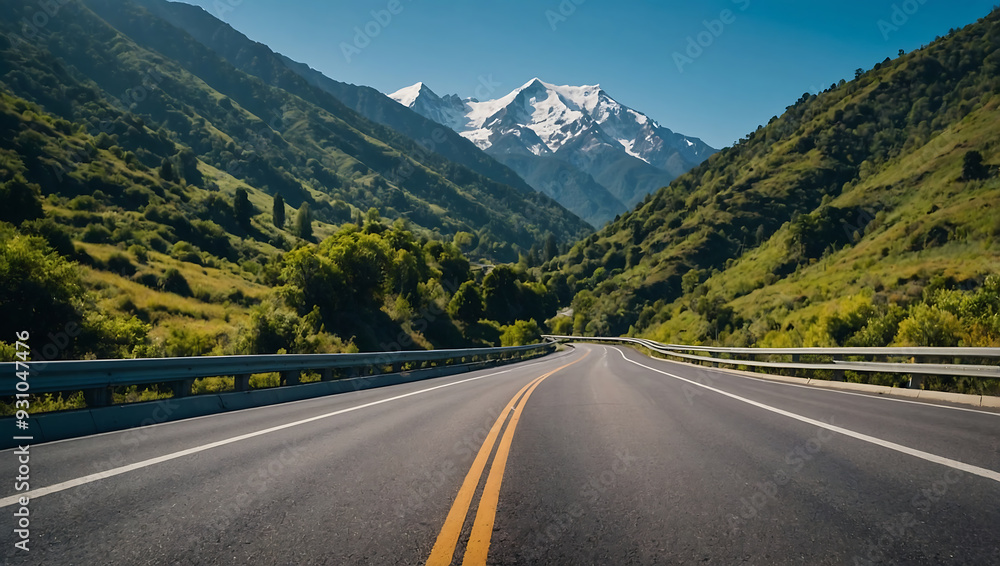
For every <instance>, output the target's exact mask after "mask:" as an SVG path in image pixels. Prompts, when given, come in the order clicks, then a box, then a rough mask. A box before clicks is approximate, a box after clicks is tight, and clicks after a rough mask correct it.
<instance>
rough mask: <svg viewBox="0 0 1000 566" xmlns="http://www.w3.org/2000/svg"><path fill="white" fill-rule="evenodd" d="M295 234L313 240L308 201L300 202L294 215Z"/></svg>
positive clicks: (309, 240)
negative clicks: (300, 204)
mask: <svg viewBox="0 0 1000 566" xmlns="http://www.w3.org/2000/svg"><path fill="white" fill-rule="evenodd" d="M295 235H296V236H298V237H300V238H302V239H303V240H306V241H308V242H311V241H312V240H313V229H312V212H311V211H310V210H309V203H308V202H304V203H302V206H300V207H299V211H298V213H296V215H295Z"/></svg>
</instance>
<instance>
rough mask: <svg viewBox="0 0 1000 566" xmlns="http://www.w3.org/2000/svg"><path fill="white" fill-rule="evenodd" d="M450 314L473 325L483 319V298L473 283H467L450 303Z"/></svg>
mask: <svg viewBox="0 0 1000 566" xmlns="http://www.w3.org/2000/svg"><path fill="white" fill-rule="evenodd" d="M448 314H450V315H451V316H452V318H454V319H456V320H460V321H462V322H465V323H468V324H473V323H475V322H477V321H478V320H479V319H480V318H482V317H483V298H482V295H480V294H479V287H477V286H476V284H475V283H474V282H473V281H466V282H465V283H462V286H461V287H459V288H458V291H456V292H455V296H454V297H452V298H451V301H450V302H449V303H448Z"/></svg>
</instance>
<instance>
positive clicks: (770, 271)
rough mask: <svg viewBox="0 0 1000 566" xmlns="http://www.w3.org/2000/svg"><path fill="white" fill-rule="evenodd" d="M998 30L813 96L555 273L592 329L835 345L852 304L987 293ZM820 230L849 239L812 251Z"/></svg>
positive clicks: (821, 242)
mask: <svg viewBox="0 0 1000 566" xmlns="http://www.w3.org/2000/svg"><path fill="white" fill-rule="evenodd" d="M997 20H998V16H997V14H991V15H990V16H989V17H988V18H985V19H984V20H981V21H980V22H978V23H976V24H973V25H971V26H968V27H967V28H966V29H964V30H960V31H958V32H956V33H954V34H952V35H950V36H949V37H947V38H944V39H941V40H939V41H937V42H935V43H934V44H933V45H932V46H930V47H928V48H925V49H922V50H920V51H917V52H914V53H911V54H908V55H906V56H904V57H901V58H900V59H897V60H896V61H892V62H889V61H886V62H884V63H882V64H880V65H878V66H876V68H875V69H873V70H871V71H869V72H867V73H865V74H864V75H863V76H862V77H861V78H859V79H858V80H855V81H852V82H850V83H847V84H842V85H840V86H834V87H831V89H828V90H827V91H826V92H824V93H821V94H819V95H818V96H814V95H804V96H803V98H802V99H800V100H799V101H798V102H797V103H796V104H795V105H793V106H790V107H789V108H788V111H787V112H786V113H785V114H784V115H782V116H781V117H780V118H779V117H775V118H774V119H772V120H771V122H770V123H769V124H768V125H767V126H763V127H761V128H759V129H758V130H757V131H756V132H753V133H751V134H750V135H748V136H747V137H746V138H745V139H744V140H741V142H740V143H739V144H737V145H736V146H734V147H732V148H727V149H725V150H723V151H721V152H720V153H718V154H716V155H713V156H712V157H711V158H709V159H708V160H707V162H706V163H704V164H702V165H701V166H699V167H697V168H695V169H694V170H693V171H691V172H690V173H688V174H686V175H684V176H682V177H681V178H679V179H678V180H677V181H675V182H674V183H672V184H671V186H670V187H667V188H665V189H663V190H661V191H659V192H658V193H657V194H655V195H654V196H652V197H651V198H649V199H647V200H646V202H644V203H641V204H640V205H639V206H637V207H636V210H635V211H633V212H631V213H629V214H626V215H623V217H622V218H621V219H620V220H619V221H617V222H615V223H613V224H612V225H611V226H609V227H607V228H606V229H604V230H602V231H601V232H600V233H599V234H596V235H594V236H592V237H591V238H589V239H587V240H586V241H584V242H581V243H580V244H577V245H576V246H575V247H574V248H573V249H572V250H571V251H570V253H569V254H567V255H566V256H563V257H562V258H560V259H558V260H557V261H555V262H552V263H551V264H548V265H547V266H543V270H545V271H548V275H547V279H546V281H549V282H550V283H551V282H552V281H554V280H559V279H561V278H568V284H569V285H570V287H571V288H572V289H573V290H574V291H576V292H577V295H576V298H575V299H574V301H573V307H574V309H575V311H576V320H575V321H574V322H575V330H576V331H579V332H589V333H613V334H617V333H626V332H630V331H631V332H635V333H641V334H645V335H649V336H653V337H656V338H660V339H664V340H669V341H680V342H689V343H690V342H704V341H714V340H716V339H717V338H718V339H719V340H720V341H722V342H727V343H741V344H752V343H761V342H767V343H783V344H785V343H807V344H808V343H820V342H824V341H826V342H828V341H829V336H824V335H823V332H822V331H821V330H822V329H821V328H820V327H822V324H821V323H820V322H821V320H820V319H823V318H824V317H828V316H829V315H831V314H834V313H837V312H839V311H844V310H849V309H851V308H852V306H851V301H854V302H857V301H858V300H867V301H869V302H871V301H874V302H875V303H878V304H882V302H883V301H887V302H888V303H897V304H901V305H903V306H906V305H907V304H908V303H910V302H913V301H914V300H915V299H917V298H920V297H921V296H922V290H923V288H924V287H925V286H926V285H928V284H929V283H930V282H931V280H932V279H934V278H935V277H940V278H942V279H945V280H948V279H949V278H950V281H951V283H952V284H963V283H964V284H966V285H969V286H976V285H978V284H979V283H981V282H982V281H983V279H984V277H985V276H986V275H987V274H989V273H997V272H1000V266H998V258H1000V254H998V252H1000V248H998V245H997V236H998V234H1000V225H998V221H997V220H996V218H997V214H996V206H997V205H998V204H1000V203H998V200H1000V191H998V188H1000V187H998V184H997V181H996V179H995V178H993V179H990V180H987V181H971V182H966V181H962V180H960V179H959V178H960V177H961V172H962V159H963V157H964V155H965V153H966V152H968V151H969V150H973V149H975V150H978V151H980V152H981V153H982V154H983V155H984V157H985V162H986V163H987V164H994V176H995V164H996V163H998V162H1000V155H998V154H997V151H998V141H1000V140H998V134H997V132H998V131H1000V128H998V127H997V126H998V125H1000V114H998V113H997V107H998V104H1000V98H998V97H997V96H996V93H997V92H1000V80H998V78H997V72H996V71H997V68H998V64H1000V29H998V23H997ZM813 217H817V218H820V219H823V218H827V219H829V220H830V224H831V226H832V227H828V229H826V230H816V231H814V232H811V233H810V232H809V231H806V232H804V234H805V236H806V237H804V238H803V232H797V230H798V229H799V228H801V225H802V219H803V218H806V219H808V218H813ZM841 221H843V222H844V225H846V226H848V227H849V228H848V230H846V231H845V230H843V228H842V226H841ZM855 231H856V232H857V234H856V237H857V240H855V234H854V232H855ZM758 240H759V242H758ZM627 257H635V258H641V262H638V261H637V262H630V263H628V264H626V258H627ZM636 263H637V264H636ZM692 270H701V272H700V273H701V277H700V278H698V279H697V280H695V281H694V283H695V284H692V285H688V286H686V287H685V286H684V285H683V284H682V283H683V281H682V279H683V276H684V275H685V274H687V273H689V272H691V271H692ZM696 273H698V272H697V271H696ZM705 279H707V281H705ZM697 283H704V284H702V285H697ZM858 293H864V294H865V296H866V297H867V299H858V298H856V297H854V296H855V295H857V294H858ZM852 297H854V298H852ZM699 301H701V303H702V304H701V305H699V304H698V303H699ZM841 303H842V304H841ZM706 305H708V308H705V307H706ZM713 305H714V306H713ZM727 309H732V311H733V312H732V313H731V314H734V315H735V316H730V313H728V312H727ZM720 313H722V314H723V315H725V316H720ZM727 327H728V328H727ZM813 327H816V328H813Z"/></svg>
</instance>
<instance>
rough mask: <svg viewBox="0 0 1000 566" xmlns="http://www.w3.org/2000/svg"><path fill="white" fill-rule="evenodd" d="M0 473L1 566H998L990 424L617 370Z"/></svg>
mask: <svg viewBox="0 0 1000 566" xmlns="http://www.w3.org/2000/svg"><path fill="white" fill-rule="evenodd" d="M0 460H2V461H3V462H4V464H3V469H4V470H7V475H8V476H10V477H9V478H8V480H9V481H4V482H3V484H2V485H3V487H2V490H0V498H2V499H0V504H2V506H3V516H4V517H5V519H3V521H5V525H4V528H3V529H2V530H0V531H2V532H3V545H4V550H3V552H2V553H0V556H3V557H4V563H7V564H47V565H48V564H82V565H90V564H122V565H139V564H241V565H242V564H288V565H304V564H329V565H342V564H449V563H452V564H463V563H464V564H469V565H471V564H483V563H488V564H568V565H569V564H571V565H582V564H614V565H618V564H726V565H731V564H760V565H770V564H808V565H813V564H850V565H854V564H1000V536H998V535H997V533H998V532H1000V531H998V529H1000V415H998V414H997V413H991V412H988V411H982V410H971V409H965V408H961V407H958V406H944V405H931V404H926V403H919V402H911V401H906V400H899V399H888V398H882V397H877V396H869V395H864V394H855V393H845V392H837V391H831V390H827V389H818V388H810V387H805V386H795V385H789V384H784V383H776V382H769V381H762V380H757V379H751V378H746V377H740V376H735V375H732V374H727V373H724V372H719V371H717V370H711V369H707V368H696V367H691V366H687V365H683V364H677V363H673V362H668V361H662V360H653V359H651V358H648V357H646V356H644V355H642V354H639V353H637V352H635V351H634V350H631V349H628V348H623V347H617V346H603V345H583V344H581V345H577V346H575V347H573V348H569V349H567V350H566V351H563V352H560V353H557V354H554V355H551V356H548V357H546V358H543V359H541V360H535V361H532V362H526V363H521V364H516V365H511V366H506V367H503V368H493V369H489V370H483V371H478V372H474V373H466V374H461V375H456V376H451V377H445V378H437V379H431V380H426V381H421V382H417V383H409V384H403V385H398V386H394V387H386V388H381V389H374V390H367V391H358V392H353V393H347V394H342V395H335V396H330V397H325V398H320V399H310V400H306V401H300V402H296V403H288V404H283V405H277V406H270V407H263V408H258V409H251V410H246V411H239V412H234V413H227V414H221V415H212V416H208V417H202V418H197V419H190V420H185V421H179V422H173V423H167V424H162V425H157V426H153V427H148V428H144V429H134V430H131V431H122V432H117V433H110V434H104V435H98V436H92V437H86V438H79V439H74V440H68V441H62V442H55V443H50V444H43V445H37V446H33V447H31V449H30V467H31V477H30V483H31V487H32V488H33V490H34V492H33V495H32V498H31V500H30V504H29V509H30V528H29V531H30V538H29V548H30V551H29V552H23V551H21V550H19V549H15V548H14V546H13V545H14V543H15V542H16V541H17V540H18V538H17V536H16V535H14V534H13V533H12V529H13V528H16V527H14V525H15V518H14V517H13V516H12V515H13V513H14V512H15V511H16V510H17V509H18V508H19V505H17V504H15V502H14V501H12V496H14V495H16V493H15V491H14V477H13V476H14V475H15V473H16V469H15V466H16V462H15V460H16V456H15V455H14V452H13V451H11V450H7V451H4V452H2V453H0ZM484 561H485V562H484Z"/></svg>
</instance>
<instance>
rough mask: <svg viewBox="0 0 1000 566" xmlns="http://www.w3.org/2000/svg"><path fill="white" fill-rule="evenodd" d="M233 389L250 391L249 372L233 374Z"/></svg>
mask: <svg viewBox="0 0 1000 566" xmlns="http://www.w3.org/2000/svg"><path fill="white" fill-rule="evenodd" d="M233 391H250V374H249V373H241V374H239V375H234V376H233Z"/></svg>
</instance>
